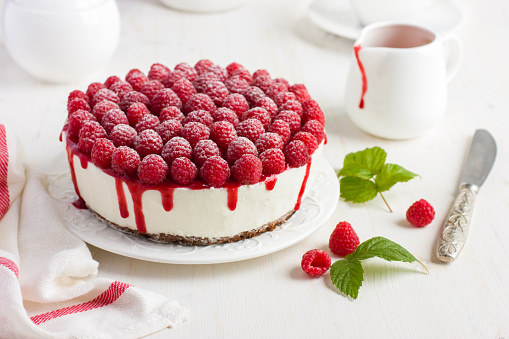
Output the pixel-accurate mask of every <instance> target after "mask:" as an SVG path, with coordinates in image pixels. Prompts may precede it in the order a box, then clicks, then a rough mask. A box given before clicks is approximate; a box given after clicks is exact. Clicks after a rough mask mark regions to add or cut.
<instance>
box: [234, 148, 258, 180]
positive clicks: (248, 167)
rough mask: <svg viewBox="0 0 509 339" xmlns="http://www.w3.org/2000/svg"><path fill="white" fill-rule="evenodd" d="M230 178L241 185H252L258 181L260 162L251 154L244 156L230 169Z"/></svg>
mask: <svg viewBox="0 0 509 339" xmlns="http://www.w3.org/2000/svg"><path fill="white" fill-rule="evenodd" d="M231 175H232V178H233V179H234V180H236V181H238V182H240V183H241V184H243V185H252V184H256V183H257V182H258V181H260V177H261V176H262V162H261V161H260V159H259V158H258V157H257V156H255V155H252V154H244V155H243V156H241V157H240V159H238V160H237V161H235V164H234V165H233V166H232V168H231Z"/></svg>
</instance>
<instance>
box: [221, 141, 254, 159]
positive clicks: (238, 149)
mask: <svg viewBox="0 0 509 339" xmlns="http://www.w3.org/2000/svg"><path fill="white" fill-rule="evenodd" d="M244 154H252V155H257V154H258V151H257V150H256V146H255V144H254V143H253V142H252V141H251V140H249V139H248V138H244V137H238V138H237V139H234V140H233V141H232V142H231V143H230V145H228V151H227V153H226V159H227V160H228V163H230V164H232V165H233V164H234V163H235V161H237V160H238V159H240V157H241V156H243V155H244Z"/></svg>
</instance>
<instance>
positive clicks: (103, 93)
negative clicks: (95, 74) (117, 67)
mask: <svg viewBox="0 0 509 339" xmlns="http://www.w3.org/2000/svg"><path fill="white" fill-rule="evenodd" d="M103 100H108V101H111V102H114V103H116V104H118V103H119V101H120V99H119V98H118V95H117V93H115V92H113V91H111V90H109V89H107V88H102V89H100V90H98V91H97V92H96V93H95V95H94V97H93V98H92V101H91V102H90V103H91V104H92V107H93V106H95V105H96V104H97V103H99V102H101V101H103Z"/></svg>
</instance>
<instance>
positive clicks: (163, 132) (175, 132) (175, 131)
mask: <svg viewBox="0 0 509 339" xmlns="http://www.w3.org/2000/svg"><path fill="white" fill-rule="evenodd" d="M181 129H182V124H181V123H180V121H178V120H173V119H169V120H165V121H163V122H161V123H160V124H159V125H157V126H156V128H155V131H156V132H157V134H159V135H160V136H161V139H163V143H164V144H166V143H167V142H168V141H170V139H172V138H174V137H178V136H180V130H181Z"/></svg>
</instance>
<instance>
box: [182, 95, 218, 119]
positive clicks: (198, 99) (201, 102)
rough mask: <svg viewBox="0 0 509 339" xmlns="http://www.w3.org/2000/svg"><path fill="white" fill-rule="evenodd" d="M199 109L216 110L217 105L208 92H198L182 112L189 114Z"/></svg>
mask: <svg viewBox="0 0 509 339" xmlns="http://www.w3.org/2000/svg"><path fill="white" fill-rule="evenodd" d="M199 109H202V110H205V111H208V112H209V113H213V112H214V111H215V110H216V105H215V104H214V102H213V101H212V99H211V98H209V97H208V96H207V95H206V94H203V93H198V94H195V95H193V96H192V97H191V98H189V100H188V101H187V102H186V104H185V106H184V108H183V109H182V112H184V114H188V113H190V112H192V111H196V110H199Z"/></svg>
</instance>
